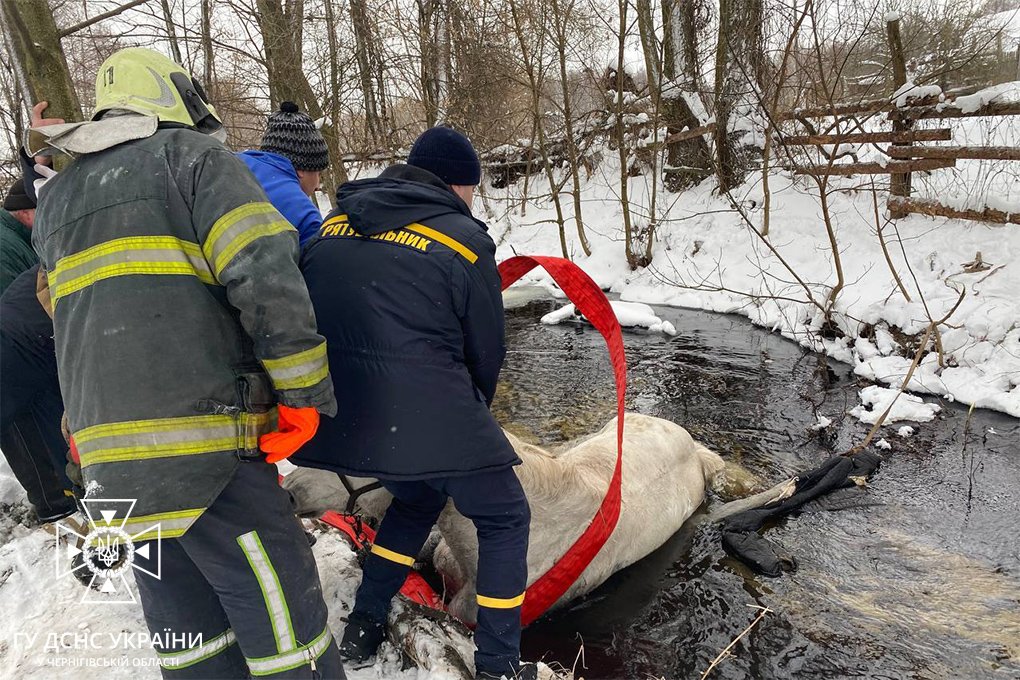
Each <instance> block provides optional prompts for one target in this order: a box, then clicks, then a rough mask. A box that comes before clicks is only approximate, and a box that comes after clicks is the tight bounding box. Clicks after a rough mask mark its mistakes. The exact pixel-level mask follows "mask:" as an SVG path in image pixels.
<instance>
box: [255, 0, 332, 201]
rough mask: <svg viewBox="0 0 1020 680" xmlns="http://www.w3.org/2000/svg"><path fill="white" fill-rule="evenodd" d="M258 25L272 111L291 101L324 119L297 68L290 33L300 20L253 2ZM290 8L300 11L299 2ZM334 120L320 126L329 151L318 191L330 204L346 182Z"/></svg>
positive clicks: (267, 0) (275, 5)
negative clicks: (320, 188) (337, 190)
mask: <svg viewBox="0 0 1020 680" xmlns="http://www.w3.org/2000/svg"><path fill="white" fill-rule="evenodd" d="M256 1H257V5H258V22H259V27H260V28H261V31H262V42H263V45H264V47H265V53H266V71H267V75H268V79H269V97H270V101H271V103H272V106H273V108H274V109H275V108H277V107H278V106H279V104H280V102H283V101H292V102H294V103H295V104H297V105H298V106H299V107H300V108H301V109H303V110H304V111H306V112H307V113H308V115H310V116H311V117H312V118H313V119H319V118H323V117H324V112H323V110H322V105H321V104H319V101H318V99H317V98H316V97H315V93H314V92H313V91H312V86H311V84H310V83H309V82H308V78H307V77H306V76H305V72H304V70H303V69H302V66H301V61H302V60H301V51H300V50H298V49H297V44H296V43H295V41H294V37H293V36H294V32H295V31H297V30H299V29H298V28H295V24H298V25H300V23H301V21H302V17H301V16H300V15H298V16H293V15H291V14H289V13H288V12H286V11H284V8H283V6H282V5H281V3H280V0H256ZM290 8H291V9H292V10H294V9H301V7H300V3H296V4H294V5H291V6H290ZM336 125H337V122H336V121H330V125H324V126H323V128H322V136H323V138H325V140H326V146H327V147H328V149H329V159H330V164H329V168H328V169H327V170H326V172H324V173H323V174H322V189H323V191H324V192H325V193H326V196H327V197H328V198H329V201H330V203H331V204H332V202H333V200H334V198H333V197H334V196H335V195H336V187H337V186H338V185H339V184H341V183H343V182H346V181H347V171H346V170H345V169H344V167H343V164H342V163H341V162H340V148H339V138H338V135H337V131H336Z"/></svg>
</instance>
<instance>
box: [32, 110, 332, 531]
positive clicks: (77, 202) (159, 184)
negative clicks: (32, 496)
mask: <svg viewBox="0 0 1020 680" xmlns="http://www.w3.org/2000/svg"><path fill="white" fill-rule="evenodd" d="M33 239H34V245H35V247H36V250H37V251H39V253H40V256H41V258H42V263H43V266H44V267H45V268H46V270H47V275H48V279H49V292H50V296H51V298H52V305H53V313H54V339H55V341H56V350H57V361H58V366H59V372H60V384H61V392H62V393H63V396H64V402H65V405H66V407H67V415H68V420H69V424H70V427H71V430H72V432H73V433H74V436H75V441H76V443H77V446H78V450H79V452H80V453H81V461H82V472H83V477H84V480H85V483H86V491H87V493H88V496H89V497H90V498H101V499H131V500H135V501H137V503H136V505H135V507H134V509H133V511H132V512H131V522H130V526H129V527H128V529H134V528H137V529H139V530H145V529H146V528H148V527H149V526H151V525H152V524H153V523H155V522H158V523H159V524H160V525H161V533H162V536H164V537H167V536H177V535H180V534H182V533H184V531H186V530H187V528H188V526H190V524H191V523H192V522H194V520H195V519H197V517H198V516H199V515H200V514H201V513H202V511H203V510H204V509H205V508H206V507H207V506H208V505H209V504H210V503H211V502H212V501H213V500H214V499H215V497H216V496H217V495H218V493H219V491H220V490H221V489H222V488H223V486H224V485H225V484H226V483H227V482H228V481H229V479H230V477H231V476H232V474H233V471H234V469H235V467H236V466H237V464H238V459H239V455H243V454H251V455H256V454H257V453H258V435H259V434H260V433H262V432H265V431H268V430H270V429H272V428H273V427H274V420H275V409H274V406H275V404H276V403H277V401H279V402H281V403H284V404H287V405H289V406H294V407H303V406H312V407H316V408H318V409H319V410H320V411H322V412H324V413H334V412H335V408H336V403H335V401H334V399H333V392H332V385H331V380H330V379H329V374H328V366H327V359H326V346H325V341H324V340H323V338H322V337H321V336H319V335H318V334H317V333H316V331H315V319H314V315H313V312H312V309H311V305H310V302H309V299H308V292H307V290H306V288H305V285H304V281H303V280H302V278H301V275H300V273H299V271H298V268H297V258H298V245H297V233H296V232H295V230H294V228H293V227H292V226H291V225H290V224H289V223H288V222H287V221H286V220H284V219H283V218H282V217H281V216H280V214H279V213H278V212H277V211H276V210H275V209H274V208H273V207H272V206H271V205H270V204H269V203H267V202H266V197H265V194H264V193H263V192H262V190H261V188H260V187H259V186H258V184H257V183H256V181H255V179H254V178H253V177H252V176H251V173H249V172H248V171H247V169H246V168H245V167H244V165H243V163H241V161H240V160H238V159H237V158H236V157H235V156H234V155H233V154H231V153H230V152H229V151H227V150H226V149H225V148H224V147H223V146H222V145H221V144H219V143H218V142H216V141H215V140H213V139H212V138H210V137H207V136H205V135H202V134H200V133H198V132H196V131H194V130H189V129H180V128H174V129H164V130H160V131H158V132H157V133H156V134H155V135H153V136H152V137H149V138H147V139H142V140H137V141H133V142H128V143H125V144H121V145H119V146H116V147H113V148H111V149H108V150H106V151H102V152H99V153H95V154H89V155H87V156H83V157H80V158H79V159H78V160H76V161H75V162H74V163H73V164H72V165H71V166H70V167H69V168H67V169H66V170H65V171H64V172H62V173H60V174H59V175H58V176H57V177H56V178H54V179H53V180H52V181H51V183H50V184H48V185H47V189H46V191H45V192H44V193H43V196H42V201H41V203H40V205H39V209H38V212H37V219H36V226H35V229H34V235H33Z"/></svg>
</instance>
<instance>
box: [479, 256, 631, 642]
mask: <svg viewBox="0 0 1020 680" xmlns="http://www.w3.org/2000/svg"><path fill="white" fill-rule="evenodd" d="M536 266H541V267H542V268H543V269H545V270H546V271H547V272H549V274H550V275H551V276H552V277H553V280H554V281H556V283H557V284H559V287H560V288H561V289H562V290H563V292H564V293H565V294H566V296H567V297H568V298H569V299H570V301H571V302H573V303H574V305H575V306H576V307H577V310H578V311H579V312H580V313H581V314H583V315H584V317H585V318H586V319H588V321H590V322H591V324H592V325H593V326H594V327H595V328H596V330H598V332H599V333H601V334H602V337H603V338H605V340H606V345H608V347H609V359H610V361H611V362H612V364H613V375H614V376H615V378H616V416H617V421H616V468H615V469H614V470H613V477H612V479H611V480H610V481H609V488H608V489H607V490H606V496H605V498H603V499H602V505H601V506H600V507H599V510H598V512H597V513H596V514H595V517H593V518H592V521H591V524H589V525H588V528H587V529H585V530H584V533H582V534H581V535H580V536H579V537H578V539H577V540H576V541H575V542H574V544H573V545H572V546H570V549H569V550H567V552H566V553H565V554H564V555H563V557H561V558H560V559H559V561H558V562H556V564H554V565H553V566H552V568H550V569H549V571H547V572H546V573H545V574H543V575H542V576H540V577H539V578H538V580H537V581H535V582H534V583H532V584H531V586H530V587H529V588H528V592H527V596H526V597H525V598H524V606H523V607H522V608H521V622H522V623H523V624H524V625H525V626H526V625H528V624H529V623H531V622H532V621H534V620H535V619H537V618H538V617H539V616H541V615H542V614H544V613H545V612H546V611H547V610H548V609H549V607H551V606H552V605H553V604H554V603H555V602H556V601H557V600H559V599H560V598H561V597H562V596H563V594H564V593H566V592H567V590H568V589H569V588H570V586H572V585H573V584H574V582H575V581H577V579H578V578H580V576H581V574H582V573H584V570H585V569H587V568H588V565H589V564H591V561H592V560H593V559H595V556H596V555H597V554H598V553H599V551H600V550H601V549H602V546H604V545H605V544H606V541H607V540H609V536H610V535H611V534H612V533H613V529H615V528H616V522H617V520H619V519H620V500H621V494H620V486H621V482H622V479H623V474H622V473H623V411H624V396H625V394H626V391H627V358H626V356H625V354H624V351H623V334H622V332H621V331H620V322H619V321H617V319H616V314H615V313H614V312H613V306H612V305H611V304H609V300H608V299H607V298H606V296H605V294H604V293H603V292H602V289H601V288H599V287H598V285H597V284H596V283H595V282H594V281H592V280H591V277H589V276H588V275H587V274H585V273H584V271H582V270H581V268H580V267H578V266H577V265H576V264H574V263H573V262H571V261H569V260H564V259H562V258H559V257H538V256H535V257H529V256H519V257H513V258H510V259H509V260H505V261H504V262H501V263H500V265H499V274H500V277H501V278H502V279H503V289H504V290H505V289H506V288H508V287H509V286H510V285H511V284H513V283H514V282H515V281H517V280H518V279H519V278H521V277H522V276H524V275H525V274H527V273H528V272H530V271H531V270H532V269H534V268H535V267H536Z"/></svg>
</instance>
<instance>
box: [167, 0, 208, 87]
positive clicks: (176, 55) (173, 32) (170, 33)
mask: <svg viewBox="0 0 1020 680" xmlns="http://www.w3.org/2000/svg"><path fill="white" fill-rule="evenodd" d="M159 4H160V7H161V9H162V10H163V23H164V24H165V25H166V37H167V41H168V42H169V43H170V56H171V57H173V60H174V61H176V62H177V63H178V64H183V63H184V59H183V58H182V57H181V45H180V43H178V42H177V28H176V27H175V26H174V17H173V14H171V12H170V0H160V3H159ZM203 84H205V83H203Z"/></svg>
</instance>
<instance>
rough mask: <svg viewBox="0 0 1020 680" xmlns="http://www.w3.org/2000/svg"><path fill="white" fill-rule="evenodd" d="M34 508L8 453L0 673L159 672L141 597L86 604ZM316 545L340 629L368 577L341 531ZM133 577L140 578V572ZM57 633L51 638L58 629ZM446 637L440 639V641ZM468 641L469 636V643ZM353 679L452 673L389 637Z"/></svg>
mask: <svg viewBox="0 0 1020 680" xmlns="http://www.w3.org/2000/svg"><path fill="white" fill-rule="evenodd" d="M27 515H28V507H27V503H26V501H25V499H24V492H22V491H21V489H20V487H19V486H18V484H17V482H16V481H15V480H14V476H13V474H12V473H11V471H10V468H9V467H8V466H7V462H6V461H5V460H3V459H0V612H3V615H2V616H0V680H60V679H67V680H81V679H82V678H103V679H104V680H107V679H110V680H117V679H119V678H125V679H130V680H144V679H146V678H153V679H155V678H159V677H160V675H159V669H158V667H157V666H156V665H155V655H154V654H153V652H152V650H151V646H148V645H145V644H143V641H142V640H141V638H140V637H139V634H140V633H144V631H146V630H147V629H146V627H145V621H144V619H143V618H142V610H141V605H139V604H96V605H90V604H82V603H81V599H82V595H83V594H84V593H85V592H86V591H85V589H84V587H83V586H81V585H80V584H79V583H78V582H77V581H76V580H74V578H73V577H71V576H64V577H59V578H58V577H57V575H56V574H55V571H56V569H55V566H54V565H55V564H56V556H55V550H56V549H57V548H56V539H55V538H54V536H53V535H52V534H51V533H49V532H48V531H46V530H45V529H42V528H40V527H37V526H36V527H31V528H30V527H27V526H25V525H24V524H22V523H21V522H20V521H19V520H20V519H21V518H24V517H26V516H27ZM317 538H318V541H317V542H316V544H315V546H314V547H313V548H312V551H313V552H314V553H315V558H316V562H317V563H318V568H319V576H320V578H321V580H322V588H323V593H324V595H325V598H326V603H327V605H328V606H329V623H330V626H331V628H332V630H333V633H334V634H335V635H337V636H340V635H342V634H343V629H344V625H345V624H344V622H343V621H342V620H341V617H344V616H346V615H347V613H348V612H349V610H350V606H351V604H352V603H353V601H354V592H355V590H356V589H357V587H358V584H359V583H360V582H361V569H360V567H359V566H358V563H357V559H356V556H355V554H354V552H353V551H352V550H351V549H350V547H349V546H348V544H347V543H346V542H345V541H344V540H343V539H342V538H340V537H339V536H338V535H337V534H335V533H332V532H329V533H324V532H317ZM132 580H133V579H132ZM51 635H52V636H55V637H54V638H51V637H50V636H51ZM437 642H438V641H437ZM461 644H462V645H463V642H462V643H461ZM347 677H348V678H349V679H350V680H379V679H381V678H385V679H387V680H389V679H393V680H449V679H450V678H454V677H459V676H452V675H448V674H446V673H442V672H433V673H430V672H428V671H425V670H420V669H415V668H411V669H409V670H401V658H400V653H399V652H398V650H397V649H396V648H395V647H393V646H392V645H390V644H389V643H386V645H385V646H384V648H383V651H382V654H381V658H380V660H379V661H378V662H377V663H376V665H374V666H371V667H368V668H365V669H361V670H357V671H348V672H347Z"/></svg>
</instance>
